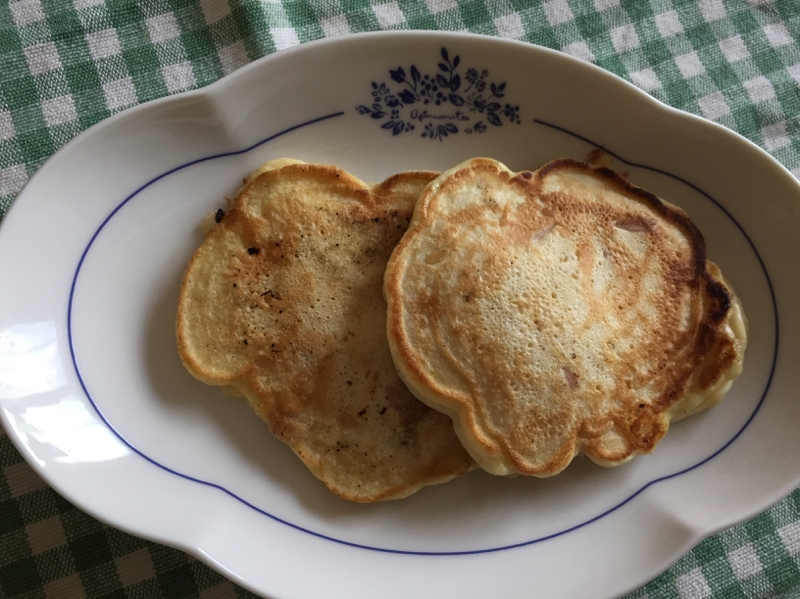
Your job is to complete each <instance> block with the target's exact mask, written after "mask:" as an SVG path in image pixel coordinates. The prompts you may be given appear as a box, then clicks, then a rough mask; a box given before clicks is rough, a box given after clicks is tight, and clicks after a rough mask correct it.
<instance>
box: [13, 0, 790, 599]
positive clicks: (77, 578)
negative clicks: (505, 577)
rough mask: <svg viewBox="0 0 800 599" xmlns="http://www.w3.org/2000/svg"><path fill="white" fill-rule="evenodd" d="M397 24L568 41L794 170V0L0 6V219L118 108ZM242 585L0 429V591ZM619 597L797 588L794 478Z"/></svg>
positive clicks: (169, 591) (565, 45) (768, 593)
mask: <svg viewBox="0 0 800 599" xmlns="http://www.w3.org/2000/svg"><path fill="white" fill-rule="evenodd" d="M395 29H433V30H448V31H470V32H473V33H480V34H485V35H491V36H499V37H504V38H513V39H518V40H525V41H528V42H531V43H534V44H539V45H542V46H546V47H548V48H553V49H556V50H560V51H562V52H566V53H567V54H570V55H572V56H575V57H577V58H580V59H582V60H585V61H589V62H592V63H594V64H596V65H598V66H600V67H602V68H604V69H607V70H608V71H611V72H612V73H615V74H617V75H619V76H621V77H623V78H625V79H627V80H628V81H630V82H632V83H633V84H634V85H636V86H638V87H639V88H641V89H642V90H644V91H645V92H647V93H649V94H651V95H652V96H654V97H655V98H657V99H659V100H661V101H663V102H665V103H666V104H669V105H670V106H673V107H675V108H679V109H681V110H685V111H688V112H691V113H694V114H698V115H700V116H703V117H705V118H707V119H710V120H712V121H715V122H717V123H720V124H722V125H724V126H726V127H729V128H731V129H733V130H734V131H737V132H738V133H740V134H742V135H744V136H745V137H747V138H749V139H750V140H752V141H753V142H754V143H756V144H758V145H759V146H761V147H762V148H764V149H765V150H766V151H767V152H769V153H770V154H772V156H774V157H775V158H776V159H777V160H778V161H780V162H781V163H782V164H783V165H784V166H785V167H786V168H787V169H789V170H790V171H792V173H794V174H795V176H799V177H800V2H798V0H747V1H745V0H544V1H542V0H139V1H138V2H136V1H133V0H106V1H105V2H104V1H103V0H11V1H9V0H2V2H0V218H2V216H3V215H4V214H5V211H6V210H7V209H8V207H9V206H10V205H11V204H12V202H13V201H14V198H15V197H16V195H17V194H18V193H19V191H20V189H22V186H23V185H24V184H25V182H26V181H27V180H28V178H29V177H30V176H31V175H32V174H33V173H34V172H35V171H36V170H37V169H38V168H39V167H40V166H41V165H42V163H43V162H44V161H45V160H47V158H49V157H50V156H51V155H52V154H53V153H54V152H56V151H57V150H58V149H59V148H60V147H61V146H63V145H64V144H65V143H66V142H68V141H69V140H70V139H72V138H73V137H75V136H76V135H77V134H78V133H80V132H81V131H83V130H85V129H87V128H88V127H90V126H92V125H94V124H95V123H98V122H100V121H102V120H103V119H105V118H107V117H109V116H110V115H112V114H114V113H116V112H119V111H121V110H124V109H125V108H128V107H130V106H134V105H136V104H140V103H142V102H147V101H149V100H153V99H156V98H161V97H164V96H167V95H170V94H174V93H177V92H180V91H184V90H188V89H195V88H199V87H202V86H204V85H207V84H209V83H211V82H213V81H216V80H218V79H219V78H221V77H223V76H225V75H227V74H228V73H231V72H233V71H235V70H236V69H238V68H239V67H241V66H243V65H245V64H247V63H249V62H251V61H253V60H255V59H257V58H260V57H262V56H265V55H267V54H270V53H272V52H276V51H280V50H283V49H284V48H288V47H290V46H294V45H297V44H301V43H304V42H307V41H311V40H315V39H321V38H326V37H333V36H339V35H345V34H353V33H359V32H364V31H377V30H395ZM798 234H799V235H800V231H799V232H798ZM13 259H14V257H13V256H0V260H13ZM0 286H2V282H0ZM798 434H800V432H799V433H798ZM797 459H800V456H797ZM245 596H248V597H249V596H252V595H251V593H249V592H247V591H245V590H244V589H241V588H239V587H237V586H236V585H234V584H233V583H231V582H228V581H226V580H225V579H224V578H223V577H222V576H220V575H219V574H217V573H215V572H213V571H212V570H210V569H209V568H208V567H206V566H205V565H203V564H201V563H200V562H198V561H196V560H194V559H193V558H190V557H188V556H186V555H184V554H183V553H181V552H179V551H177V550H174V549H170V548H167V547H163V546H161V545H158V544H155V543H152V542H149V541H144V540H142V539H138V538H136V537H132V536H130V535H127V534H125V533H122V532H120V531H117V530H116V529H114V528H111V527H108V526H105V525H103V524H101V523H100V522H98V521H96V520H94V519H93V518H91V517H90V516H88V515H86V514H84V513H83V512H81V511H80V510H78V509H77V508H75V507H74V506H72V505H71V504H70V503H68V502H67V501H66V500H64V499H63V498H61V497H60V496H59V495H58V494H57V493H56V492H55V491H53V490H52V489H50V488H49V487H47V485H46V484H45V483H44V482H43V481H42V480H41V479H40V478H39V477H38V476H37V475H36V474H35V473H34V472H33V470H31V468H30V467H29V466H28V465H27V464H26V463H25V462H24V461H23V459H22V457H21V456H20V454H19V453H18V452H17V451H16V449H15V448H14V447H13V445H12V443H11V441H10V440H9V438H8V436H7V435H5V433H2V432H0V597H3V598H11V597H25V598H30V599H34V598H36V599H38V598H72V597H109V598H111V597H132V598H133V597H136V598H142V599H150V598H153V597H202V598H206V599H211V598H215V599H223V598H226V597H245ZM630 597H631V598H636V599H643V598H645V597H647V598H650V599H657V598H658V599H661V598H664V599H689V598H692V599H695V598H697V599H700V598H706V597H711V598H714V599H722V598H723V597H724V598H729V599H733V598H763V599H766V598H773V597H774V598H792V597H800V489H797V490H795V491H794V492H793V493H792V494H791V495H790V496H789V497H788V498H786V499H785V500H784V501H782V502H780V503H779V504H777V505H776V506H774V507H773V508H771V509H769V510H768V511H766V512H764V513H763V514H761V515H759V516H757V517H755V518H754V519H752V520H750V521H749V522H746V523H744V524H741V525H739V526H735V527H733V528H731V529H729V530H726V531H724V532H722V533H720V534H718V535H716V536H713V537H711V538H709V539H707V540H706V541H704V542H702V543H700V544H699V545H698V546H697V547H695V548H694V549H693V550H692V551H691V552H690V553H689V554H687V555H686V556H684V557H683V558H682V559H680V560H679V561H678V562H677V563H676V564H675V565H674V566H673V567H672V568H670V569H669V570H667V571H666V572H665V573H664V574H662V575H661V576H659V577H658V578H656V579H655V580H653V581H651V582H650V583H648V584H647V585H645V586H644V587H643V588H641V589H639V590H637V591H635V592H634V593H632V594H631V595H630Z"/></svg>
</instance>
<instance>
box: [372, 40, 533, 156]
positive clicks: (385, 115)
mask: <svg viewBox="0 0 800 599" xmlns="http://www.w3.org/2000/svg"><path fill="white" fill-rule="evenodd" d="M441 58H442V62H440V63H439V65H438V66H439V71H440V72H438V73H436V74H435V75H430V74H422V73H421V72H420V71H419V69H417V67H416V66H415V65H413V64H412V65H411V68H410V69H409V72H408V73H406V71H405V69H404V68H403V67H397V69H395V70H391V69H390V70H389V75H390V76H391V78H392V81H394V82H395V83H398V84H399V85H400V86H401V87H400V89H399V90H398V91H394V89H393V88H391V87H389V86H388V85H386V83H378V82H376V81H373V82H372V106H371V107H369V106H365V105H363V104H362V105H360V106H358V107H357V108H356V111H357V112H358V113H359V114H362V115H369V116H370V117H371V118H373V119H375V120H377V121H381V129H387V130H389V131H391V132H392V135H400V134H401V133H408V132H410V131H415V130H416V129H417V126H421V127H422V133H421V134H420V136H421V137H425V138H428V139H431V140H433V139H438V140H439V141H443V140H444V138H445V137H448V136H450V135H455V134H456V133H459V132H460V131H462V130H463V131H464V133H466V134H472V133H484V132H485V131H486V130H487V129H488V128H489V127H490V126H494V127H502V126H503V124H504V122H505V123H509V124H510V123H515V124H517V125H519V124H520V122H521V121H520V116H519V106H515V105H513V104H510V103H508V102H502V99H503V98H504V97H505V95H506V84H505V82H503V83H494V82H491V81H489V79H488V77H489V71H487V70H486V69H476V68H469V69H467V71H466V73H464V78H463V81H462V78H461V74H460V73H459V72H458V70H459V66H460V65H461V57H460V56H458V55H456V56H454V57H453V59H452V60H450V54H449V52H448V51H447V48H442V50H441ZM487 87H488V89H487ZM426 106H429V107H430V108H425V107H426ZM436 107H439V108H436ZM476 119H477V120H476ZM462 128H463V129H462Z"/></svg>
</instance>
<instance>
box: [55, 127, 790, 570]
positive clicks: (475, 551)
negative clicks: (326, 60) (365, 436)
mask: <svg viewBox="0 0 800 599" xmlns="http://www.w3.org/2000/svg"><path fill="white" fill-rule="evenodd" d="M343 114H344V113H343V112H337V113H333V114H329V115H326V116H323V117H319V118H316V119H312V120H309V121H305V122H303V123H300V124H298V125H294V126H292V127H289V128H287V129H284V130H282V131H280V132H278V133H275V134H273V135H271V136H269V137H267V138H265V139H263V140H261V141H259V142H257V143H255V144H253V145H251V146H249V147H247V148H245V149H243V150H236V151H233V152H225V153H222V154H214V155H211V156H206V157H204V158H199V159H197V160H193V161H191V162H187V163H185V164H182V165H180V166H177V167H175V168H173V169H170V170H168V171H166V172H164V173H162V174H160V175H158V176H156V177H155V178H153V179H151V180H150V181H148V182H147V183H145V184H144V185H142V186H141V187H139V188H138V189H137V190H136V191H134V192H133V193H132V194H130V195H129V196H128V197H126V198H125V199H124V200H123V201H122V202H121V203H120V204H119V205H118V206H117V207H116V208H115V209H114V210H113V211H112V212H111V213H110V214H109V215H108V216H107V217H106V218H105V220H103V222H102V224H101V225H100V226H99V227H98V229H97V230H96V231H95V233H94V234H93V235H92V237H91V239H90V240H89V243H88V244H87V246H86V248H85V249H84V251H83V254H82V255H81V258H80V260H79V262H78V266H77V268H76V270H75V275H74V277H73V279H72V285H71V287H70V293H69V302H68V306H67V336H68V339H69V350H70V356H71V358H72V364H73V366H74V368H75V374H76V375H77V377H78V381H79V382H80V385H81V388H82V389H83V392H84V394H85V395H86V397H87V399H88V400H89V402H90V403H91V404H92V407H93V408H94V410H95V412H97V415H98V416H99V417H100V419H101V420H102V421H103V423H104V424H105V425H106V426H107V427H108V428H109V429H110V430H111V432H113V433H114V435H115V436H116V437H117V438H118V439H119V440H120V441H121V442H122V443H124V444H125V445H126V446H127V447H128V448H129V449H130V450H131V451H133V452H134V453H136V454H137V455H139V456H140V457H142V458H143V459H145V460H146V461H148V462H150V463H151V464H153V465H154V466H156V467H158V468H161V469H162V470H164V471H166V472H169V473H170V474H174V475H175V476H178V477H179V478H183V479H185V480H189V481H192V482H195V483H198V484H201V485H205V486H207V487H212V488H214V489H218V490H220V491H222V492H223V493H225V494H227V495H229V496H230V497H232V498H234V499H236V500H237V501H239V502H241V503H242V504H244V505H246V506H247V507H249V508H250V509H252V510H254V511H256V512H258V513H260V514H262V515H264V516H267V517H268V518H270V519H272V520H274V521H276V522H279V523H281V524H284V525H286V526H289V527H291V528H294V529H295V530H298V531H300V532H304V533H307V534H309V535H312V536H315V537H317V538H320V539H324V540H327V541H332V542H334V543H338V544H340V545H346V546H348V547H354V548H357V549H366V550H369V551H377V552H381V553H394V554H400V555H424V556H458V555H475V554H481V553H494V552H498V551H505V550H508V549H516V548H519V547H525V546H528V545H534V544H537V543H542V542H544V541H547V540H549V539H554V538H556V537H560V536H563V535H565V534H567V533H570V532H573V531H575V530H578V529H580V528H583V527H585V526H588V525H589V524H592V523H593V522H597V521H598V520H600V519H601V518H604V517H605V516H607V515H609V514H611V513H612V512H615V511H616V510H618V509H619V508H621V507H622V506H624V505H625V504H627V503H628V502H630V501H631V500H632V499H634V498H635V497H637V496H638V495H640V494H641V493H642V492H644V491H645V490H646V489H648V488H649V487H651V486H652V485H654V484H656V483H659V482H661V481H665V480H669V479H671V478H676V477H678V476H681V475H683V474H686V473H687V472H691V471H692V470H695V469H696V468H699V467H700V466H702V465H703V464H706V463H707V462H709V461H711V460H712V459H714V458H715V457H716V456H718V455H719V454H720V453H722V452H723V451H725V449H727V448H728V447H729V446H730V445H731V444H732V443H733V442H734V441H735V440H736V439H738V438H739V436H740V435H741V434H742V433H743V432H744V430H745V429H746V428H747V427H748V426H749V425H750V423H751V422H752V421H753V418H755V416H756V414H757V413H758V411H759V410H760V409H761V406H762V404H763V403H764V400H765V399H766V396H767V393H768V392H769V389H770V387H771V385H772V379H773V376H774V374H775V365H776V362H777V356H778V340H779V337H780V336H779V329H778V306H777V302H776V300H775V293H774V290H773V287H772V280H771V279H770V277H769V273H768V272H767V269H766V266H765V265H764V262H763V260H762V259H761V255H760V254H759V253H758V250H757V249H756V247H755V245H754V244H753V242H752V240H751V239H750V237H749V235H747V233H746V232H745V230H744V228H743V227H742V226H741V225H740V224H739V222H738V221H737V220H736V219H735V218H734V217H733V215H731V213H730V212H728V210H726V209H725V207H724V206H722V205H721V204H720V203H719V202H717V201H716V200H715V199H714V198H712V197H711V196H710V195H708V194H707V193H706V192H704V191H703V190H702V189H700V188H699V187H697V186H696V185H694V184H692V183H690V182H688V181H686V180H685V179H682V178H681V177H678V176H676V175H673V174H671V173H668V172H666V171H663V170H661V169H658V168H655V167H650V166H647V165H644V164H639V163H635V162H632V161H630V160H626V159H624V158H622V157H621V156H620V155H618V154H616V153H614V152H611V151H610V150H608V149H607V148H605V147H603V146H601V145H599V144H596V143H594V142H593V141H591V140H589V139H587V138H585V137H583V136H581V135H579V134H577V133H573V132H572V131H569V130H568V129H565V128H563V127H560V126H558V125H554V124H551V123H547V122H545V121H542V120H539V119H534V123H536V124H539V125H543V126H545V127H549V128H552V129H555V130H557V131H561V132H562V133H565V134H567V135H571V136H573V137H575V138H577V139H580V140H582V141H584V142H586V143H588V144H591V145H593V146H595V147H597V148H599V149H601V150H603V151H604V152H606V153H608V154H609V155H611V156H613V157H614V158H616V159H617V160H620V161H621V162H624V163H626V164H628V165H630V166H634V167H638V168H643V169H647V170H650V171H653V172H656V173H660V174H663V175H666V176H668V177H671V178H673V179H675V180H677V181H680V182H681V183H684V184H685V185H688V186H689V187H691V188H692V189H694V190H696V191H697V192H699V193H701V194H702V195H703V196H704V197H706V198H707V199H709V200H711V202H713V203H714V204H715V205H716V206H717V207H718V208H720V209H721V210H722V211H723V213H724V214H725V215H726V216H727V217H728V218H729V219H730V220H731V221H732V222H733V223H734V224H735V225H736V226H737V228H738V229H739V231H740V232H741V233H742V235H744V237H745V239H746V240H747V243H748V244H749V245H750V247H751V249H752V250H753V253H754V254H755V255H756V258H757V259H758V262H759V265H760V266H761V269H762V271H763V272H764V276H765V277H766V280H767V285H768V286H769V292H770V298H771V299H772V307H773V313H774V317H775V345H774V354H773V357H772V366H771V369H770V373H769V378H768V379H767V384H766V386H765V388H764V392H763V393H762V395H761V398H760V399H759V401H758V404H757V405H756V408H755V410H754V411H753V413H752V414H751V415H750V417H749V418H748V419H747V421H746V422H745V423H744V425H742V427H741V428H740V429H739V431H738V432H737V433H736V434H735V435H734V436H733V437H732V438H731V439H730V440H729V441H728V442H727V443H725V445H723V446H722V447H721V448H720V449H718V450H717V451H716V452H714V453H713V454H711V455H710V456H708V457H707V458H705V459H703V460H702V461H700V462H698V463H697V464H694V465H693V466H689V467H688V468H685V469H683V470H680V471H678V472H675V473H673V474H669V475H667V476H662V477H660V478H657V479H654V480H652V481H650V482H649V483H647V484H646V485H644V486H642V487H641V488H639V489H638V490H637V491H636V492H634V493H633V494H631V495H630V496H629V497H627V498H626V499H624V500H623V501H621V502H619V503H618V504H616V505H614V506H613V507H611V508H609V509H607V510H606V511H604V512H602V513H600V514H598V515H597V516H595V517H593V518H590V519H589V520H586V521H584V522H581V523H579V524H576V525H575V526H571V527H569V528H566V529H564V530H561V531H558V532H555V533H552V534H549V535H545V536H542V537H538V538H536V539H532V540H530V541H523V542H521V543H514V544H511V545H503V546H500V547H490V548H487V549H473V550H467V551H407V550H402V549H389V548H385V547H375V546H372V545H363V544H360V543H353V542H350V541H345V540H343V539H337V538H335V537H331V536H328V535H324V534H321V533H318V532H315V531H313V530H309V529H307V528H304V527H302V526H299V525H297V524H293V523H291V522H289V521H287V520H284V519H282V518H279V517H278V516H275V515H274V514H271V513H269V512H267V511H266V510H263V509H261V508H259V507H258V506H256V505H254V504H252V503H250V502H249V501H247V500H246V499H244V498H243V497H239V496H238V495H236V494H235V493H233V492H232V491H230V490H228V489H226V488H225V487H223V486H221V485H218V484H216V483H212V482H209V481H205V480H202V479H199V478H195V477H193V476H189V475H187V474H183V473H181V472H178V471H176V470H173V469H172V468H169V467H168V466H165V465H163V464H161V463H159V462H157V461H156V460H154V459H153V458H151V457H149V456H147V455H146V454H144V453H143V452H142V451H140V450H139V449H137V448H136V447H134V446H133V445H132V444H131V443H130V442H128V441H127V440H126V439H125V438H124V437H123V436H122V434H121V433H119V431H117V430H116V429H115V428H114V427H113V426H112V424H111V423H110V422H109V421H108V420H107V419H106V417H105V416H104V415H103V413H102V412H101V411H100V408H99V407H98V406H97V404H96V403H95V401H94V399H93V398H92V396H91V394H90V393H89V390H88V389H87V387H86V384H85V383H84V380H83V377H82V376H81V373H80V368H79V366H78V361H77V357H76V355H75V347H74V343H73V333H72V304H73V299H74V295H75V287H76V285H77V281H78V275H79V274H80V271H81V267H82V266H83V262H84V260H85V258H86V255H87V254H88V252H89V249H90V248H91V247H92V245H93V244H94V241H95V240H96V239H97V236H98V235H99V234H100V232H101V231H102V230H103V228H104V227H105V226H106V224H108V222H109V221H110V220H111V218H113V217H114V216H115V215H116V214H117V212H119V210H120V209H121V208H122V207H123V206H124V205H125V204H127V203H128V202H129V201H130V200H132V199H133V198H134V197H136V196H137V195H138V194H139V193H141V192H142V191H144V190H145V189H146V188H148V187H150V186H151V185H152V184H154V183H156V182H157V181H159V180H161V179H163V178H164V177H167V176H169V175H171V174H173V173H175V172H177V171H180V170H182V169H185V168H188V167H190V166H193V165H195V164H200V163H202V162H207V161H209V160H214V159H217V158H224V157H227V156H236V155H240V154H245V153H247V152H249V151H251V150H253V149H255V148H257V147H259V146H261V145H263V144H265V143H267V142H269V141H272V140H274V139H276V138H278V137H281V136H282V135H285V134H287V133H290V132H292V131H296V130H297V129H300V128H302V127H306V126H309V125H313V124H315V123H319V122H322V121H325V120H328V119H331V118H334V117H338V116H342V115H343Z"/></svg>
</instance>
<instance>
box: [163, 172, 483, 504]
mask: <svg viewBox="0 0 800 599" xmlns="http://www.w3.org/2000/svg"><path fill="white" fill-rule="evenodd" d="M436 175H437V173H429V172H410V173H402V174H399V175H395V176H393V177H390V178H389V179H387V180H386V181H384V182H383V183H380V184H377V185H374V186H372V185H368V184H366V183H363V182H362V181H359V180H358V179H356V178H355V177H353V176H352V175H349V174H347V173H346V172H344V171H342V170H339V169H337V168H334V167H332V166H320V165H311V164H304V163H298V162H296V161H286V160H283V161H280V162H276V163H273V164H269V165H267V167H266V168H263V167H262V168H261V169H259V170H258V171H256V176H254V177H251V178H249V179H247V180H246V184H245V186H244V188H243V189H242V190H241V192H240V193H239V195H238V197H237V198H236V200H235V201H234V203H233V207H232V209H231V210H229V211H228V212H227V214H225V215H224V217H222V219H221V221H220V222H219V224H217V225H216V226H214V227H213V228H212V229H211V231H210V232H209V233H208V234H207V235H206V238H205V240H204V242H203V244H202V246H201V247H200V248H199V249H198V250H197V252H196V253H195V255H194V256H193V257H192V259H191V262H190V263H189V266H188V268H187V270H186V273H185V275H184V278H183V284H182V288H181V293H180V300H179V305H178V318H177V338H178V349H179V352H180V356H181V359H182V360H183V363H184V364H185V366H186V368H188V370H189V372H191V373H192V374H193V375H194V376H195V377H197V378H198V379H200V380H201V381H203V382H205V383H208V384H211V385H221V386H225V387H228V388H231V389H232V390H234V391H235V392H238V393H239V394H241V395H244V396H245V397H246V398H247V401H248V402H249V403H250V405H251V406H252V407H253V408H254V410H255V411H256V413H257V414H258V415H259V416H260V417H261V418H262V419H263V420H264V421H265V422H266V423H267V424H268V425H269V428H270V429H271V431H272V432H273V434H274V435H275V436H276V437H277V438H278V439H280V440H281V441H284V442H285V443H287V444H288V445H289V446H290V447H291V448H292V450H294V452H295V453H296V454H297V455H298V457H300V459H301V460H302V461H303V462H304V463H305V465H306V466H308V468H309V469H310V470H311V472H313V473H314V475H316V476H317V477H318V478H319V479H320V480H322V481H323V482H324V483H325V484H326V485H327V486H328V487H329V488H330V489H331V490H332V491H333V492H334V493H336V494H337V495H340V496H341V497H344V498H346V499H352V500H355V501H361V502H368V501H378V500H383V499H397V498H400V497H405V496H407V495H409V494H411V493H414V492H415V491H417V490H418V489H419V488H420V487H422V486H424V485H430V484H436V483H441V482H445V481H447V480H449V479H451V478H453V477H455V476H458V475H460V474H463V473H465V472H467V471H468V470H470V469H471V468H472V467H474V463H473V462H472V460H471V459H470V457H469V455H468V454H467V452H466V451H465V450H464V449H463V448H462V446H461V444H460V443H459V441H458V439H457V437H456V435H455V433H454V432H453V426H452V423H451V421H450V419H449V418H448V417H447V416H445V415H443V414H440V413H439V412H437V411H435V410H432V409H430V408H428V407H427V406H426V405H424V404H423V403H421V402H420V401H418V400H417V399H415V398H414V396H413V395H412V394H411V392H410V391H409V390H408V389H407V388H406V386H405V385H404V384H403V383H402V381H401V380H400V379H399V378H398V376H397V372H396V370H395V368H394V365H393V364H392V358H391V355H390V353H389V347H388V344H387V341H386V333H385V331H386V303H385V301H384V300H383V296H382V278H383V272H384V268H385V266H386V261H387V260H388V258H389V255H390V254H391V252H392V250H393V248H394V246H395V245H396V244H397V242H398V241H399V240H400V238H401V236H402V235H403V233H404V232H405V230H406V228H407V226H408V223H409V221H410V219H411V215H412V213H413V209H414V204H415V202H416V200H417V198H418V197H419V195H420V193H421V191H422V190H423V188H424V187H425V186H426V185H427V184H428V182H430V181H431V180H432V179H433V178H435V177H436Z"/></svg>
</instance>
